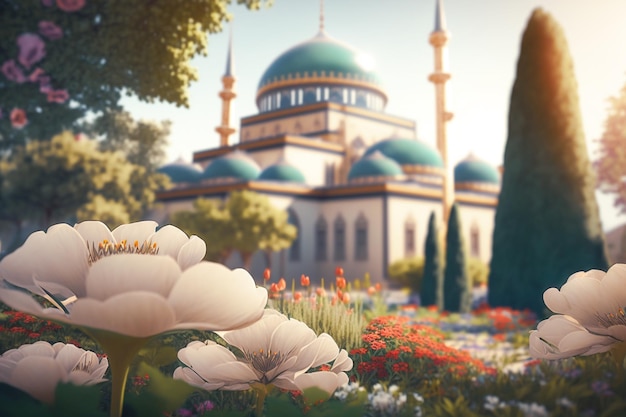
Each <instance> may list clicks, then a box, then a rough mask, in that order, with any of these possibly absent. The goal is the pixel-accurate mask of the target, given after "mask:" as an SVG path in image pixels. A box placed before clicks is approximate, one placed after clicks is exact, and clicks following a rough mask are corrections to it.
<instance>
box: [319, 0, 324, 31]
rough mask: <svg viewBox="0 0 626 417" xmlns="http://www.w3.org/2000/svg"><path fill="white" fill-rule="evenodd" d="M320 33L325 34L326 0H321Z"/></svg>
mask: <svg viewBox="0 0 626 417" xmlns="http://www.w3.org/2000/svg"><path fill="white" fill-rule="evenodd" d="M320 33H324V0H320Z"/></svg>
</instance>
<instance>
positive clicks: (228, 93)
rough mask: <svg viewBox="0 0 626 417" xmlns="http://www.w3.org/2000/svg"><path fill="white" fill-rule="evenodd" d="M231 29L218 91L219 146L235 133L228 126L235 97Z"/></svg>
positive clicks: (224, 144)
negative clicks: (220, 116) (232, 101)
mask: <svg viewBox="0 0 626 417" xmlns="http://www.w3.org/2000/svg"><path fill="white" fill-rule="evenodd" d="M233 67H234V65H233V31H232V26H231V30H230V38H229V40H228V55H227V57H226V71H225V72H224V76H223V77H222V86H223V89H222V91H220V94H219V95H220V98H221V99H222V124H221V125H219V126H218V127H216V128H215V131H216V132H217V133H219V134H220V146H228V137H229V136H230V135H232V134H233V133H235V131H236V130H235V128H233V127H231V126H230V101H231V100H232V99H233V98H235V97H237V94H235V91H234V90H233V86H234V85H235V76H234V73H233Z"/></svg>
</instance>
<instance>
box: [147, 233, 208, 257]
mask: <svg viewBox="0 0 626 417" xmlns="http://www.w3.org/2000/svg"><path fill="white" fill-rule="evenodd" d="M150 241H152V242H156V243H157V245H158V247H159V255H169V256H171V257H172V258H174V259H178V252H180V248H182V246H183V245H184V244H185V243H188V242H189V237H188V236H187V234H186V233H185V232H183V231H182V230H180V229H179V228H178V227H176V226H172V225H171V224H168V225H166V226H163V227H162V228H160V229H159V230H158V231H157V232H156V233H154V234H153V235H152V236H150ZM202 257H204V254H203V255H202Z"/></svg>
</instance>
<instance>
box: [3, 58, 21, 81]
mask: <svg viewBox="0 0 626 417" xmlns="http://www.w3.org/2000/svg"><path fill="white" fill-rule="evenodd" d="M2 73H3V74H4V76H5V77H7V79H8V80H9V81H14V82H16V83H19V84H21V83H23V82H25V81H26V77H25V76H24V72H23V71H22V69H21V68H20V67H18V66H17V63H16V62H15V60H14V59H10V60H8V61H6V62H5V63H4V64H2Z"/></svg>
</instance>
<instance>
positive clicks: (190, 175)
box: [157, 162, 202, 184]
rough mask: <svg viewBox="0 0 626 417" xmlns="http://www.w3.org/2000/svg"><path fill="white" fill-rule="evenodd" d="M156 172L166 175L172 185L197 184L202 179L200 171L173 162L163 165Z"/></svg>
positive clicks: (193, 167)
mask: <svg viewBox="0 0 626 417" xmlns="http://www.w3.org/2000/svg"><path fill="white" fill-rule="evenodd" d="M157 171H158V172H160V173H161V174H165V175H167V176H168V177H169V179H170V180H171V181H172V182H173V183H174V184H178V183H183V182H198V181H200V179H201V178H202V171H201V170H200V169H198V168H197V167H195V166H194V165H190V164H187V163H184V162H173V163H171V164H167V165H163V166H162V167H160V168H159V169H157Z"/></svg>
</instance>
